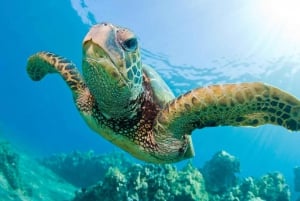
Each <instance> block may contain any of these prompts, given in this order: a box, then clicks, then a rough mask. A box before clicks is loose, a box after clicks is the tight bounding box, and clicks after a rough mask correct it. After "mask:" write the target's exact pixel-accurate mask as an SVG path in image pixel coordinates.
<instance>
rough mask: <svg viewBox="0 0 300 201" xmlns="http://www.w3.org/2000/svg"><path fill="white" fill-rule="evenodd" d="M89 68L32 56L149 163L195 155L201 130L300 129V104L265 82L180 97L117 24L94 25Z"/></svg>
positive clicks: (106, 133)
mask: <svg viewBox="0 0 300 201" xmlns="http://www.w3.org/2000/svg"><path fill="white" fill-rule="evenodd" d="M82 67H83V76H81V75H80V73H79V71H78V70H77V68H76V67H75V65H74V64H73V63H72V62H70V61H69V60H67V59H65V58H63V57H60V56H58V55H56V54H53V53H49V52H38V53H36V54H34V55H32V56H31V57H29V59H28V64H27V72H28V74H29V76H30V78H31V79H32V80H35V81H39V80H41V79H42V78H43V77H44V76H45V75H46V74H48V73H58V74H60V75H61V76H62V78H63V79H64V80H65V82H66V83H67V85H68V86H69V87H70V89H71V91H72V94H73V98H74V101H75V104H76V106H77V109H78V110H79V112H80V114H81V115H82V117H83V119H84V120H85V121H86V123H87V124H88V125H89V126H90V127H91V128H92V129H93V130H94V131H96V132H97V133H98V134H100V135H101V136H103V137H104V138H105V139H107V140H108V141H110V142H112V143H113V144H115V145H117V146H119V147H121V148H122V149H124V150H125V151H127V152H129V153H130V154H132V155H133V156H135V157H137V158H139V159H141V160H144V161H147V162H152V163H172V162H178V161H181V160H183V159H187V158H190V157H193V156H194V150H193V145H192V140H191V133H192V131H193V130H194V129H196V128H199V129H201V128H204V127H216V126H226V125H231V126H259V125H263V124H274V125H280V126H283V127H285V128H287V129H289V130H292V131H298V130H300V101H299V100H298V99H297V98H295V97H293V96H292V95H290V94H288V93H286V92H284V91H282V90H280V89H278V88H275V87H272V86H270V85H266V84H264V83H260V82H253V83H240V84H222V85H212V86H207V87H203V88H196V89H193V90H191V91H188V92H187V93H185V94H182V95H180V96H179V97H177V98H175V97H174V95H173V93H172V91H171V90H170V89H169V87H168V86H167V84H166V83H165V82H164V81H163V80H162V78H161V77H160V76H159V75H158V73H157V72H156V71H155V70H154V69H153V68H151V67H149V66H147V65H145V64H143V63H142V61H141V56H140V49H139V45H138V40H137V38H136V36H135V34H134V33H133V32H132V31H130V30H129V29H127V28H122V27H119V26H115V25H113V24H110V23H102V24H97V25H95V26H93V27H91V29H90V30H89V32H88V33H87V35H86V36H85V38H84V40H83V60H82Z"/></svg>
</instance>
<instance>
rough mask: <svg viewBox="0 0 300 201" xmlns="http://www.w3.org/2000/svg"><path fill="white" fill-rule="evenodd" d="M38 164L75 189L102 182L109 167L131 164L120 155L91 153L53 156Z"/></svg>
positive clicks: (75, 152)
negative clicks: (75, 187)
mask: <svg viewBox="0 0 300 201" xmlns="http://www.w3.org/2000/svg"><path fill="white" fill-rule="evenodd" d="M39 162H40V163H41V164H42V165H44V166H45V167H47V168H49V169H51V170H52V171H53V172H54V173H56V174H57V175H59V176H60V177H62V178H64V179H65V180H66V181H67V182H69V183H71V184H72V185H74V186H77V187H87V186H90V185H93V184H95V183H97V181H99V180H102V179H103V178H104V175H105V173H106V172H107V170H108V169H109V167H118V168H126V167H129V165H130V164H131V161H130V160H129V159H127V158H126V157H125V156H124V154H122V153H110V154H104V155H95V154H94V152H93V151H89V152H87V153H82V152H78V151H74V152H72V153H70V154H55V155H52V156H50V157H47V158H44V159H41V160H39Z"/></svg>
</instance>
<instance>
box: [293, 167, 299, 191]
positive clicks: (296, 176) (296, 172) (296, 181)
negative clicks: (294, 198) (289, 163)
mask: <svg viewBox="0 0 300 201" xmlns="http://www.w3.org/2000/svg"><path fill="white" fill-rule="evenodd" d="M294 190H295V191H296V192H300V167H295V168H294Z"/></svg>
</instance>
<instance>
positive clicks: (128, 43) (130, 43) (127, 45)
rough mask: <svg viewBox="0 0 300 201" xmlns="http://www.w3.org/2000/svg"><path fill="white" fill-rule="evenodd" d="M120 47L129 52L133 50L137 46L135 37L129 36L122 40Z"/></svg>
mask: <svg viewBox="0 0 300 201" xmlns="http://www.w3.org/2000/svg"><path fill="white" fill-rule="evenodd" d="M122 47H123V48H124V49H125V50H126V51H130V52H133V51H135V50H136V49H137V47H138V42H137V39H136V38H130V39H127V40H125V41H124V42H122Z"/></svg>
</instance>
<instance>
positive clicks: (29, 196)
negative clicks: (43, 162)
mask: <svg viewBox="0 0 300 201" xmlns="http://www.w3.org/2000/svg"><path fill="white" fill-rule="evenodd" d="M74 191H75V187H73V186H72V185H71V184H69V183H67V182H65V181H64V180H62V179H61V178H59V177H57V176H56V175H55V174H53V173H52V172H51V171H50V170H49V169H47V168H44V167H42V166H40V165H39V164H38V163H37V162H36V161H35V160H33V159H30V158H29V157H27V156H26V155H24V154H21V153H19V152H17V151H15V150H14V149H13V148H12V147H11V145H10V144H9V143H7V142H0V198H1V199H0V200H3V201H4V200H5V201H53V200H70V199H71V198H72V197H73V195H74V194H73V192H74Z"/></svg>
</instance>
